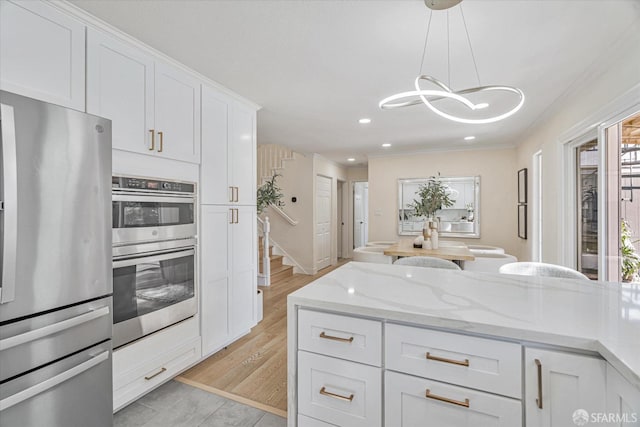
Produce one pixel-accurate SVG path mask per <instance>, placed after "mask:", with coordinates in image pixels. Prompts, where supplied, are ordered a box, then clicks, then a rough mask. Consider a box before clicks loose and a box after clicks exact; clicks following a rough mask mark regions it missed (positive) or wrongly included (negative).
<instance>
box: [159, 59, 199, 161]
mask: <svg viewBox="0 0 640 427" xmlns="http://www.w3.org/2000/svg"><path fill="white" fill-rule="evenodd" d="M155 71H156V72H155V84H156V86H155V130H156V133H157V140H156V151H157V152H159V153H163V154H164V155H165V156H166V157H169V158H172V159H176V160H184V161H186V162H192V163H200V82H199V81H198V80H197V79H195V78H193V77H191V76H190V75H188V74H186V73H185V72H183V71H181V70H178V69H177V68H174V67H172V66H170V65H167V64H164V63H162V62H159V61H156V63H155Z"/></svg>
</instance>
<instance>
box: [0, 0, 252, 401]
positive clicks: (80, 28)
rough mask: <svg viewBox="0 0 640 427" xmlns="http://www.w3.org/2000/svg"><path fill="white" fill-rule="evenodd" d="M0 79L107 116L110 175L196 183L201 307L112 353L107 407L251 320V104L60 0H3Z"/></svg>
mask: <svg viewBox="0 0 640 427" xmlns="http://www.w3.org/2000/svg"><path fill="white" fill-rule="evenodd" d="M0 89H2V90H6V91H10V92H14V93H18V94H20V95H24V96H28V97H31V98H35V99H39V100H42V101H45V102H50V103H54V104H58V105H62V106H65V107H68V108H72V109H75V110H78V111H84V112H87V113H90V114H96V115H99V116H102V117H106V118H108V119H110V120H111V121H112V129H113V141H112V143H113V159H114V160H113V168H114V171H117V173H122V174H129V175H140V176H152V177H159V178H166V179H180V180H189V181H197V187H198V215H197V218H198V219H197V220H198V223H199V231H198V249H197V251H198V252H197V253H198V261H197V264H198V269H199V270H198V273H199V274H197V275H196V276H197V278H198V287H197V291H196V292H197V295H198V298H199V302H200V307H199V312H198V314H197V315H196V316H194V317H193V318H189V319H187V320H184V321H182V322H180V323H178V324H176V325H174V326H171V327H168V328H165V329H163V330H161V331H158V332H156V333H153V334H151V335H148V336H146V337H144V338H142V339H140V340H138V341H136V342H134V343H131V344H128V345H126V346H123V347H121V348H119V349H116V351H114V353H113V377H114V409H115V410H117V409H119V408H121V407H123V406H125V405H127V404H128V403H130V402H132V401H133V400H135V399H137V398H139V397H140V396H142V395H143V394H145V393H146V392H148V391H149V390H151V389H153V388H154V387H156V386H158V385H159V384H161V383H162V382H164V381H167V380H168V379H170V378H172V377H173V376H175V375H177V374H179V373H180V372H181V371H183V370H185V369H186V368H188V367H189V366H192V365H193V364H195V363H197V362H198V361H200V360H202V358H203V356H207V355H210V354H212V353H213V352H215V351H217V350H219V349H220V348H222V347H223V346H225V345H228V344H230V343H231V342H233V341H234V340H235V339H237V338H239V337H240V336H242V335H243V334H245V333H247V332H249V331H250V330H251V328H252V327H253V326H254V325H255V324H256V308H257V307H256V301H257V295H256V292H257V236H256V199H255V197H256V111H257V108H258V107H257V106H256V105H255V104H253V103H251V101H248V100H246V99H244V98H242V97H240V96H237V95H235V94H233V93H232V92H231V91H228V90H227V89H225V88H223V87H222V86H220V85H218V84H217V83H215V82H214V81H212V80H209V79H208V78H206V77H204V76H202V75H200V74H198V73H196V72H194V71H192V70H190V69H188V68H187V67H185V66H183V65H181V64H179V63H178V62H176V61H174V60H173V59H171V58H168V57H167V56H165V55H163V54H161V53H159V52H157V51H155V50H154V49H152V48H150V47H148V46H146V45H144V44H142V43H141V42H139V41H137V40H135V39H133V38H132V37H130V36H128V35H126V34H124V33H122V32H121V31H119V30H116V29H115V28H113V27H110V26H109V25H107V24H104V23H103V22H101V21H99V20H96V19H95V18H94V17H92V16H91V15H89V14H88V13H86V12H84V11H83V10H81V9H79V8H77V7H75V6H74V5H72V4H69V3H66V2H48V1H36V0H28V1H24V0H0Z"/></svg>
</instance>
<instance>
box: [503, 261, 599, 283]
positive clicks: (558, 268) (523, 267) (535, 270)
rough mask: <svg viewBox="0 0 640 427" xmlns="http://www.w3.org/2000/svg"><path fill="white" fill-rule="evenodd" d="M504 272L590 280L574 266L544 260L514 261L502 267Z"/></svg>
mask: <svg viewBox="0 0 640 427" xmlns="http://www.w3.org/2000/svg"><path fill="white" fill-rule="evenodd" d="M499 272H500V273H502V274H518V275H521V276H544V277H563V278H566V279H583V280H589V278H588V277H587V276H585V275H584V274H582V273H580V272H579V271H576V270H574V269H572V268H568V267H564V266H562V265H555V264H547V263H543V262H512V263H510V264H505V265H503V266H502V267H500V270H499Z"/></svg>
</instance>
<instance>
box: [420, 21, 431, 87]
mask: <svg viewBox="0 0 640 427" xmlns="http://www.w3.org/2000/svg"><path fill="white" fill-rule="evenodd" d="M432 16H433V11H432V10H431V9H429V21H428V22H427V35H426V36H425V38H424V47H423V48H422V60H421V61H420V70H418V75H420V74H422V66H423V65H424V57H425V55H426V53H427V41H428V40H429V31H430V30H431V17H432Z"/></svg>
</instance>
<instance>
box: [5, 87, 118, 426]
mask: <svg viewBox="0 0 640 427" xmlns="http://www.w3.org/2000/svg"><path fill="white" fill-rule="evenodd" d="M0 128H1V132H0V135H1V136H0V145H1V146H2V150H1V159H0V160H1V161H0V165H1V168H2V174H1V176H2V181H1V182H0V192H1V193H0V201H1V202H0V208H1V209H0V214H1V222H0V224H1V226H0V235H1V242H0V248H1V249H0V251H1V253H0V260H1V262H0V276H1V277H2V279H1V280H2V282H1V285H0V423H1V424H2V425H3V426H7V427H9V426H20V427H23V426H45V425H46V426H54V427H55V426H60V427H62V426H64V427H67V426H89V425H90V426H105V427H106V426H111V425H112V410H113V405H112V393H113V392H112V375H111V320H112V300H111V294H112V277H111V275H112V268H111V252H110V251H111V231H110V228H111V227H110V225H111V213H110V210H109V202H110V191H109V190H110V189H109V178H110V176H111V122H110V121H109V120H106V119H102V118H99V117H95V116H90V115H88V114H84V113H80V112H78V111H73V110H69V109H66V108H62V107H59V106H55V105H52V104H46V103H43V102H40V101H36V100H33V99H30V98H26V97H22V96H19V95H15V94H12V93H8V92H4V91H0Z"/></svg>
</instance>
